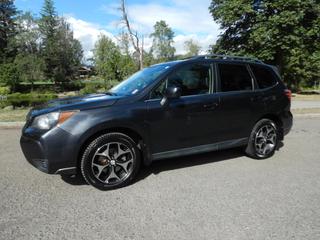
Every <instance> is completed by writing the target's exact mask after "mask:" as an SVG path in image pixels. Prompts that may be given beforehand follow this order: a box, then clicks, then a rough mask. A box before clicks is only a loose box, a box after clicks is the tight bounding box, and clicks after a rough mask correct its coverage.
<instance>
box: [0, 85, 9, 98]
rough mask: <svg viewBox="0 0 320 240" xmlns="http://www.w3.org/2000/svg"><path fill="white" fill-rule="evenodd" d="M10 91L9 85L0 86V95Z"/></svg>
mask: <svg viewBox="0 0 320 240" xmlns="http://www.w3.org/2000/svg"><path fill="white" fill-rule="evenodd" d="M9 93H10V88H9V87H0V95H1V96H5V95H7V94H9Z"/></svg>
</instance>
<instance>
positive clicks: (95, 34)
mask: <svg viewBox="0 0 320 240" xmlns="http://www.w3.org/2000/svg"><path fill="white" fill-rule="evenodd" d="M65 18H66V20H67V22H68V23H69V24H70V25H71V28H72V29H73V33H74V38H76V39H78V40H79V41H80V42H81V44H82V48H83V50H84V57H85V58H86V59H88V58H90V57H92V49H93V48H94V44H95V42H96V41H97V40H98V38H99V36H100V35H101V34H104V35H106V36H108V37H110V38H112V39H114V37H113V35H112V33H110V32H108V31H107V30H105V29H104V28H102V27H101V26H100V25H98V24H94V23H89V22H86V21H83V20H80V19H76V18H74V17H72V16H65Z"/></svg>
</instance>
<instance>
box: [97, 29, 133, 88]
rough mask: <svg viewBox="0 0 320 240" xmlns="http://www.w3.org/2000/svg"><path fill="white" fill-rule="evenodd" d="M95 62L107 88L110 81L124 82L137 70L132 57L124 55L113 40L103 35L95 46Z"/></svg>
mask: <svg viewBox="0 0 320 240" xmlns="http://www.w3.org/2000/svg"><path fill="white" fill-rule="evenodd" d="M93 55H94V57H93V60H94V64H95V67H96V70H97V72H98V75H99V76H100V77H101V78H103V79H104V81H105V87H106V88H107V85H108V84H109V83H108V82H110V81H113V80H115V81H122V80H123V79H125V78H126V77H127V76H129V75H131V74H132V73H133V72H135V71H136V70H137V66H136V64H135V62H134V61H133V59H132V57H131V56H130V55H127V54H125V55H123V54H122V53H121V50H120V48H119V46H117V45H116V44H115V43H114V42H113V41H112V39H110V38H108V37H107V36H105V35H101V36H100V37H99V40H98V41H97V42H96V44H95V48H94V51H93Z"/></svg>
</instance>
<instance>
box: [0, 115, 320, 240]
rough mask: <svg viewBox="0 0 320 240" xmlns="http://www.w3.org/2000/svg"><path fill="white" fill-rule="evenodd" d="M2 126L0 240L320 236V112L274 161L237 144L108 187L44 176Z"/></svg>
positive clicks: (298, 125) (298, 124) (297, 128)
mask: <svg viewBox="0 0 320 240" xmlns="http://www.w3.org/2000/svg"><path fill="white" fill-rule="evenodd" d="M19 134H20V132H19V130H0V150H1V155H0V239H5V240H10V239H15V240H16V239H32V240H35V239H59V240H60V239H139V240H140V239H148V240H150V239H166V240H167V239H197V240H198V239H210V240H213V239H218V240H222V239H228V240H230V239H244V240H249V239H254V240H257V239H281V240H284V239H298V240H301V239H303V240H309V239H315V240H319V239H320V149H319V146H320V118H309V119H308V118H298V119H296V120H295V125H294V128H293V130H292V132H291V134H290V135H289V136H287V138H286V140H285V142H284V146H283V147H282V148H281V149H280V151H279V152H277V153H276V155H275V156H274V157H273V158H271V159H268V160H263V161H258V160H253V159H250V158H248V157H245V156H243V154H242V152H241V151H240V150H238V149H236V150H229V151H222V152H215V153H210V154H204V155H197V156H192V157H185V158H177V159H170V160H167V161H162V162H158V163H155V164H153V165H152V166H151V167H150V168H146V169H143V170H142V171H141V173H140V175H139V179H138V181H137V182H136V183H135V184H133V185H131V186H129V187H126V188H123V189H120V190H115V191H109V192H101V191H98V190H96V189H94V188H92V187H90V186H88V185H86V184H85V183H84V182H83V181H82V180H81V179H64V180H63V179H62V178H61V177H60V176H50V175H46V174H43V173H41V172H39V171H38V170H36V169H35V168H33V167H32V166H30V165H29V164H28V163H27V162H26V161H25V160H24V158H23V156H22V153H21V151H20V148H19V145H18V139H19Z"/></svg>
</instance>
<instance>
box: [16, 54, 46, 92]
mask: <svg viewBox="0 0 320 240" xmlns="http://www.w3.org/2000/svg"><path fill="white" fill-rule="evenodd" d="M14 64H15V66H16V71H17V73H18V74H19V80H20V81H22V82H27V83H31V91H32V90H33V86H34V82H36V81H40V80H43V79H44V72H43V68H44V61H43V59H42V58H41V57H40V56H39V55H37V54H34V53H29V54H23V53H20V54H18V55H17V56H16V58H15V60H14Z"/></svg>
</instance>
